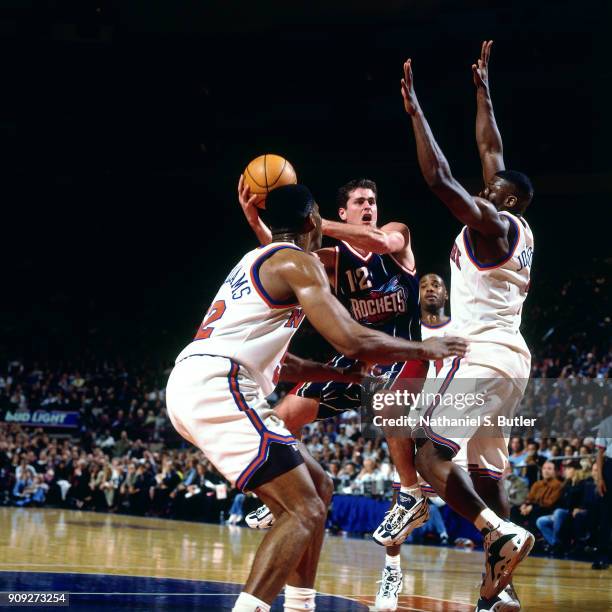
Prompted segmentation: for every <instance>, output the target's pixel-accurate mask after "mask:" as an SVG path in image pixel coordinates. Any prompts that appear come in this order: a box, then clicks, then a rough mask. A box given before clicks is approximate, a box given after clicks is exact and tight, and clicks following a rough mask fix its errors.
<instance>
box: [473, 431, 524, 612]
mask: <svg viewBox="0 0 612 612" xmlns="http://www.w3.org/2000/svg"><path fill="white" fill-rule="evenodd" d="M466 448H467V449H469V453H470V465H471V467H470V476H471V478H472V482H473V483H474V488H475V490H476V492H477V493H478V495H480V497H481V498H482V500H483V501H484V502H485V504H487V506H488V507H489V508H491V509H492V510H493V512H495V513H496V514H497V516H499V517H500V518H502V519H504V520H505V521H509V520H510V503H509V501H508V495H507V493H506V489H505V488H504V483H503V480H502V474H503V473H504V469H505V467H506V464H507V462H508V440H507V439H506V438H504V436H503V435H502V432H501V431H500V432H499V436H497V437H492V436H491V437H489V436H478V437H476V438H474V439H472V440H471V441H470V442H469V444H467V445H466ZM494 600H497V601H493V602H491V601H485V600H483V599H480V600H479V601H478V603H477V606H476V610H477V611H478V612H486V611H488V610H491V609H492V608H493V609H494V610H495V609H496V608H494V605H495V604H496V603H497V604H498V607H500V606H501V604H503V607H502V608H501V609H502V610H503V611H504V612H518V611H519V610H520V609H521V602H520V600H519V597H518V594H517V592H516V590H515V589H514V584H513V582H512V581H510V583H509V584H508V585H507V586H506V587H505V588H504V589H503V590H502V591H501V592H500V593H498V595H497V597H496V598H494Z"/></svg>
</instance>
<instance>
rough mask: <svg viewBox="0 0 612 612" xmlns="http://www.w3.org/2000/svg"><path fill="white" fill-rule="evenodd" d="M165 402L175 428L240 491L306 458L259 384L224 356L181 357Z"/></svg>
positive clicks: (256, 484) (172, 375) (283, 471)
mask: <svg viewBox="0 0 612 612" xmlns="http://www.w3.org/2000/svg"><path fill="white" fill-rule="evenodd" d="M166 404H167V409H168V416H169V417H170V421H171V422H172V425H173V426H174V428H175V429H176V430H177V431H178V432H179V433H180V434H181V436H183V438H185V439H186V440H188V441H189V442H191V443H192V444H194V445H195V446H197V447H198V448H199V449H200V450H201V451H203V452H204V454H205V455H206V456H207V458H208V459H209V460H210V461H211V463H212V464H213V465H214V466H215V467H216V468H217V470H218V471H219V472H220V473H221V474H222V475H223V476H224V477H225V478H227V480H229V481H230V482H231V483H232V484H233V485H234V486H236V487H237V488H238V489H240V490H244V489H245V488H247V485H249V486H248V488H249V489H252V488H254V487H256V486H259V485H260V484H263V483H264V482H268V481H269V480H271V479H272V478H274V477H276V476H278V475H280V474H283V473H285V472H287V471H289V470H291V469H293V468H294V467H296V466H297V465H300V464H301V463H303V461H304V460H303V458H302V455H301V453H300V451H299V449H298V447H297V441H296V439H295V438H294V437H293V436H292V435H291V433H290V432H289V431H288V430H287V429H286V428H285V425H284V423H283V422H282V421H281V420H280V419H279V418H278V417H277V416H276V415H275V414H274V411H273V410H272V408H270V406H269V404H268V403H267V401H266V399H265V397H264V395H263V391H262V390H261V388H260V387H259V386H258V385H257V383H255V382H254V380H253V379H252V377H250V376H249V374H248V372H247V370H246V369H245V368H244V367H242V366H241V365H239V364H238V363H237V362H235V361H233V360H231V359H229V358H227V357H219V356H215V355H192V356H190V357H187V358H185V359H182V360H181V361H179V362H178V363H177V364H176V365H175V366H174V369H173V370H172V373H171V374H170V378H169V379H168V385H167V389H166ZM272 445H274V446H275V448H272V449H271V446H272ZM277 445H281V446H277ZM271 451H272V457H270V453H271ZM249 483H250V484H249Z"/></svg>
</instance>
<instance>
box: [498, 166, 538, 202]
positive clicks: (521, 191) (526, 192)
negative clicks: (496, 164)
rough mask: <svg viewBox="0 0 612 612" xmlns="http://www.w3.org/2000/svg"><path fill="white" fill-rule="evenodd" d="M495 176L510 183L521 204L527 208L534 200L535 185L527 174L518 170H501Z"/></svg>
mask: <svg viewBox="0 0 612 612" xmlns="http://www.w3.org/2000/svg"><path fill="white" fill-rule="evenodd" d="M495 176H499V178H501V179H504V181H507V182H508V183H510V184H511V185H512V186H513V187H514V189H515V190H516V194H517V196H518V197H519V200H520V202H521V203H524V205H525V206H526V205H527V204H529V202H531V200H532V198H533V184H532V182H531V180H530V179H529V177H528V176H527V175H526V174H523V173H522V172H517V171H516V170H500V171H499V172H496V173H495Z"/></svg>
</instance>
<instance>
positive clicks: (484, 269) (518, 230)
mask: <svg viewBox="0 0 612 612" xmlns="http://www.w3.org/2000/svg"><path fill="white" fill-rule="evenodd" d="M504 216H506V215H504ZM508 220H509V221H511V222H512V223H514V226H515V227H516V238H515V240H514V244H513V245H512V248H511V249H510V253H509V254H508V255H507V256H506V257H505V258H504V259H503V260H502V261H500V262H499V263H495V264H491V265H487V264H480V263H478V262H477V261H476V254H475V253H474V252H473V250H472V245H471V244H470V239H469V237H468V234H467V232H468V230H469V228H468V227H467V226H466V227H464V228H463V245H464V247H465V252H466V254H467V256H468V259H469V260H470V261H471V262H472V263H473V264H474V266H475V267H476V269H478V270H479V271H480V272H487V271H488V270H495V269H496V268H500V267H501V266H503V265H504V264H505V263H508V262H509V261H510V260H511V259H512V258H513V257H514V253H516V248H517V247H518V244H519V242H520V238H521V226H520V224H518V223H517V222H516V221H515V220H514V219H513V218H512V217H508Z"/></svg>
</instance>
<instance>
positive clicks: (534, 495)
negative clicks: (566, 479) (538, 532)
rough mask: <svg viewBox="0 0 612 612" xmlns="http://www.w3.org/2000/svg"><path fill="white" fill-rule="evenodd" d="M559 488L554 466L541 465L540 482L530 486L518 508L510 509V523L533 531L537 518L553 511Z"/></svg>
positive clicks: (559, 492) (559, 493)
mask: <svg viewBox="0 0 612 612" xmlns="http://www.w3.org/2000/svg"><path fill="white" fill-rule="evenodd" d="M561 487H562V484H561V482H560V481H559V479H558V478H557V468H556V466H555V464H554V463H553V462H552V461H546V462H545V463H544V465H542V480H538V481H537V482H535V483H534V484H533V485H532V487H531V489H530V490H529V495H527V499H526V500H525V502H524V503H522V504H521V505H520V506H519V507H518V508H512V510H511V516H512V521H513V522H515V523H517V524H521V525H524V526H525V527H527V529H529V530H530V531H534V529H535V527H536V525H535V522H536V520H537V519H538V517H540V516H541V515H543V514H547V513H548V511H550V510H552V509H554V507H555V505H556V503H557V501H558V500H559V497H560V496H561Z"/></svg>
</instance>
